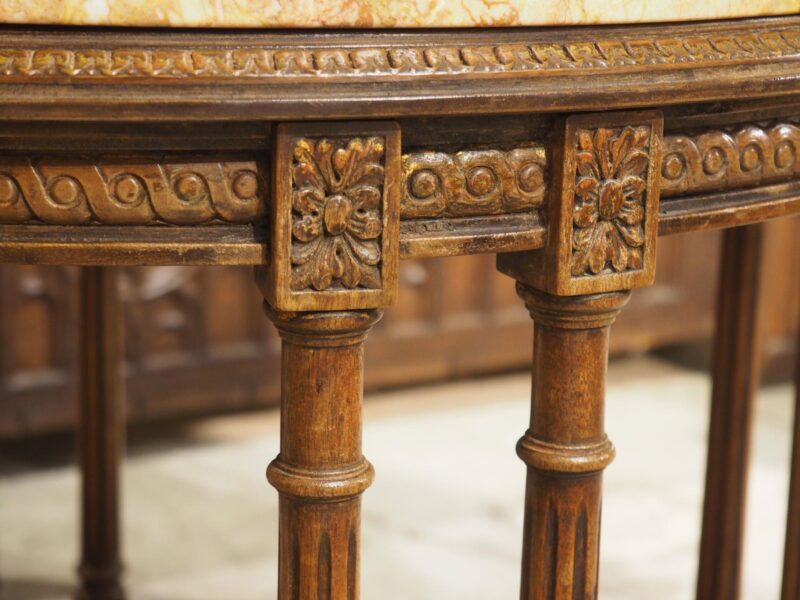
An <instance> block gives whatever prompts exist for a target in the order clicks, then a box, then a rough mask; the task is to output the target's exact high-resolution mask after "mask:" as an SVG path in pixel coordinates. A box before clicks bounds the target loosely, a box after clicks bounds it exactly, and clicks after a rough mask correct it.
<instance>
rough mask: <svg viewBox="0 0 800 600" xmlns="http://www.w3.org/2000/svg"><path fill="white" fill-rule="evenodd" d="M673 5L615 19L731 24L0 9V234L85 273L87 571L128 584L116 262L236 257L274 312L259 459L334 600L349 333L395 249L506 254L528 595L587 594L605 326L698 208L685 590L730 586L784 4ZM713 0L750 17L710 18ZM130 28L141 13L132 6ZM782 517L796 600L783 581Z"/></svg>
mask: <svg viewBox="0 0 800 600" xmlns="http://www.w3.org/2000/svg"><path fill="white" fill-rule="evenodd" d="M44 4H48V3H46V2H45V3H44ZM67 4H68V5H72V4H73V3H72V2H69V3H67ZM96 4H97V3H96ZM96 4H93V6H96ZM100 4H102V3H100ZM112 4H113V2H112V3H109V5H112ZM173 4H175V3H165V5H164V6H165V7H166V8H169V7H170V6H172V5H173ZM225 4H226V3H225V2H220V3H218V4H217V5H218V6H224V5H225ZM593 4H595V3H593V2H586V3H585V6H584V8H586V9H587V10H588V9H589V8H590V7H591V5H593ZM666 4H667V3H647V4H646V6H648V7H650V8H648V9H647V10H648V11H653V12H646V11H645V12H643V13H640V14H638V15H632V14H630V13H626V14H622V15H620V14H617V13H609V15H608V17H609V19H608V20H613V21H620V20H627V21H631V20H636V19H637V18H638V19H645V20H646V19H648V18H649V19H654V20H658V19H661V18H675V16H676V14H677V13H680V16H681V17H683V18H689V17H692V18H708V19H712V18H719V20H715V21H711V22H703V23H689V24H687V23H684V24H656V25H635V24H629V25H624V26H617V27H606V26H603V27H594V26H586V25H584V26H576V27H569V28H560V27H559V28H547V27H528V25H549V24H556V23H559V24H576V25H580V22H581V20H580V18H579V17H580V15H581V14H582V13H581V12H580V11H579V10H577V9H575V12H573V9H574V6H573V3H569V4H568V5H569V6H570V10H564V11H562V12H561V13H559V14H562V17H563V19H566V20H560V21H558V20H557V21H547V22H542V21H541V20H537V19H539V16H541V15H546V14H548V13H547V11H546V10H544V8H543V7H546V6H547V5H548V3H547V2H543V3H542V4H541V5H540V6H539V5H537V8H538V9H539V10H537V9H536V8H534V9H533V10H529V9H530V8H531V7H532V6H533V3H531V4H530V5H525V6H526V7H527V8H524V10H523V9H520V10H519V12H518V13H514V12H513V11H512V12H503V7H502V6H501V7H500V8H499V9H497V10H499V11H500V13H492V12H491V7H490V6H489V5H484V6H485V8H484V9H483V10H486V11H489V12H487V13H486V14H477V15H475V14H470V13H468V12H467V11H466V10H454V11H453V12H450V13H448V12H445V13H443V14H442V15H440V16H441V19H437V20H436V21H435V22H434V23H430V22H428V25H431V24H435V25H442V26H447V25H464V24H465V19H467V18H468V17H469V18H470V19H476V20H477V24H505V25H520V27H513V28H508V29H497V30H484V29H478V28H472V29H461V30H442V31H418V32H413V31H404V30H397V31H392V30H375V31H371V30H366V29H362V30H358V31H350V32H348V31H331V32H321V31H317V32H314V33H310V32H308V31H294V30H285V31H278V32H263V31H259V32H254V31H215V30H209V31H203V32H200V31H193V30H187V31H183V30H178V29H173V30H168V31H163V30H161V31H160V30H135V29H132V30H128V31H125V30H113V29H112V30H105V29H93V30H84V29H76V28H69V27H67V28H60V29H36V28H34V27H30V26H25V27H19V28H14V27H10V26H9V27H7V28H5V29H3V31H2V32H0V81H2V86H0V105H2V107H3V111H2V117H3V118H2V121H0V143H2V146H3V160H2V168H0V221H2V223H3V225H2V226H0V259H2V261H3V262H18V263H38V264H75V265H84V266H85V267H86V268H85V269H84V270H83V271H82V272H81V277H82V281H81V289H82V294H81V299H80V302H79V304H80V312H81V315H83V317H84V323H83V328H82V335H83V336H84V339H83V341H82V345H81V347H82V361H81V362H82V370H81V372H82V373H83V381H84V383H83V386H82V390H83V391H82V402H81V406H82V410H83V414H82V418H81V423H82V432H81V446H82V453H81V457H82V465H83V468H84V472H85V473H86V475H87V476H86V479H85V482H86V483H85V485H84V491H83V492H84V496H83V497H84V503H83V506H84V513H83V517H84V520H85V523H86V525H85V527H84V532H83V533H84V535H83V554H82V564H81V569H80V573H81V593H82V596H83V597H86V598H93V599H97V598H119V597H121V596H122V595H123V591H122V590H123V588H122V583H121V578H120V572H121V561H120V552H119V536H118V535H117V534H118V526H117V523H118V517H117V514H116V495H117V486H116V472H115V469H116V465H117V463H118V457H119V448H120V445H121V439H120V438H119V437H118V436H115V432H118V431H119V427H118V425H119V416H120V411H119V410H118V408H119V404H118V402H119V395H118V394H117V389H118V383H119V379H118V377H112V378H108V377H105V375H104V374H107V373H108V372H109V369H107V368H102V363H103V362H105V361H112V360H115V359H116V358H117V357H118V354H119V352H120V339H119V328H118V327H115V326H113V323H115V322H118V321H115V319H117V313H118V306H117V305H116V303H115V302H114V301H113V300H112V299H111V297H110V293H109V281H110V276H109V270H108V269H110V268H112V267H114V266H118V265H164V264H176V265H235V264H244V265H255V266H256V283H257V285H258V289H259V290H260V291H261V293H262V294H263V296H264V298H265V311H266V314H267V315H268V317H269V318H270V319H272V321H273V322H274V323H275V325H276V326H277V328H278V330H279V332H280V335H281V338H282V367H281V375H282V379H283V384H282V404H281V407H282V436H281V451H280V455H279V456H278V457H277V458H276V459H275V461H273V462H272V463H271V465H270V466H269V468H268V471H267V476H268V478H269V480H270V482H271V483H272V484H273V485H274V486H275V487H276V488H277V489H278V492H279V493H280V515H279V519H280V541H279V544H280V560H279V562H280V573H279V589H278V596H279V597H280V598H282V599H285V600H289V599H303V600H309V599H311V598H315V599H317V600H319V599H322V598H330V599H337V600H344V599H355V598H357V597H358V595H359V593H358V582H359V536H360V531H359V512H360V502H361V500H360V498H361V494H362V492H364V491H365V490H366V489H367V488H368V486H369V484H370V482H371V480H372V476H373V469H372V466H371V465H370V464H369V462H367V460H366V459H365V458H364V456H363V455H362V453H361V423H360V419H361V416H360V415H361V409H360V404H361V397H362V377H363V348H362V345H363V341H364V338H365V336H366V335H367V333H368V332H369V330H370V329H371V328H372V326H373V325H374V324H375V323H376V322H377V321H378V319H380V317H381V313H382V310H383V308H384V307H386V306H388V305H390V304H391V303H392V302H393V301H394V300H395V297H396V295H397V283H398V263H399V260H400V259H403V258H418V257H433V256H442V257H443V256H453V255H458V254H471V253H489V254H497V266H498V268H499V270H500V271H501V272H503V273H505V274H508V275H510V276H511V277H513V278H514V279H515V280H516V281H517V291H518V293H519V295H520V296H521V298H522V300H523V302H524V304H525V306H526V307H527V309H528V310H529V312H530V314H531V316H532V318H533V320H534V349H533V392H532V412H531V422H530V424H529V427H528V429H527V431H526V433H525V434H524V436H523V437H522V439H521V440H520V442H519V444H518V446H517V451H518V454H519V456H520V457H521V458H522V460H523V461H524V462H525V464H526V465H527V468H528V479H527V499H526V506H525V529H524V533H523V553H522V555H523V564H522V586H521V589H522V592H521V594H522V597H523V598H525V599H527V600H534V599H535V600H540V599H555V600H567V599H571V600H576V599H578V598H581V599H586V600H588V599H591V598H594V597H596V596H597V581H598V541H599V526H600V502H601V477H602V471H603V469H604V468H605V467H606V466H607V465H608V464H609V463H610V462H611V460H612V459H613V455H614V449H613V446H612V444H611V442H610V441H609V439H608V438H607V437H606V435H605V433H604V423H603V404H604V380H605V370H606V362H607V355H608V340H609V330H610V327H611V325H612V323H613V321H614V320H615V318H616V316H617V314H618V313H619V312H620V311H621V310H623V307H624V306H625V304H626V302H627V301H628V298H629V296H630V293H631V290H632V289H634V288H639V287H643V286H648V285H650V284H651V283H652V281H653V276H654V272H655V268H656V258H657V252H656V241H657V236H658V235H659V234H661V235H669V234H678V233H682V232H689V231H697V230H708V229H715V228H727V230H726V233H725V242H724V247H723V250H724V257H723V268H722V280H721V287H720V295H719V305H720V310H719V311H718V333H717V340H718V341H717V352H716V357H715V369H714V375H715V377H714V378H715V393H714V409H713V415H712V431H711V450H710V453H709V477H708V484H707V486H708V493H707V503H706V510H705V519H704V533H703V535H704V540H703V548H702V556H701V561H700V575H699V583H698V597H699V598H701V599H702V600H715V599H718V600H723V599H726V600H727V599H731V598H735V597H736V594H737V589H738V579H739V571H740V564H739V563H740V556H741V543H742V540H741V520H742V507H743V498H744V485H745V480H746V477H745V460H744V459H745V457H746V454H747V452H746V450H747V437H748V431H747V430H748V420H749V419H748V414H749V410H748V407H749V405H750V402H751V398H752V388H753V383H754V375H753V374H754V372H755V371H754V366H753V365H754V363H755V361H754V358H755V357H754V354H755V352H754V349H755V348H756V345H755V344H754V343H753V339H752V338H753V337H754V336H755V332H757V330H758V327H757V322H756V320H755V318H754V315H755V314H756V311H755V307H754V303H755V300H754V299H755V298H756V297H757V295H756V294H755V287H756V283H755V282H756V276H757V274H758V258H759V254H760V245H761V241H762V237H763V235H762V227H763V226H762V225H761V224H760V222H761V221H764V220H766V219H771V218H777V217H783V216H788V215H792V214H797V213H798V212H800V192H799V191H798V190H800V158H798V153H799V152H800V127H799V126H798V120H799V119H800V17H798V16H796V15H795V16H787V17H768V16H764V15H767V14H768V13H770V12H784V13H797V12H798V6H797V4H796V1H794V0H792V1H788V2H781V1H778V2H775V3H772V4H771V5H770V6H769V7H765V6H760V5H759V6H756V5H758V4H759V3H757V2H756V3H755V4H753V5H751V4H750V3H749V2H742V3H740V4H739V5H738V8H736V9H730V11H729V12H724V13H721V12H715V6H716V4H715V3H686V4H687V6H686V7H684V8H685V11H677V13H676V11H675V10H674V8H675V7H674V6H672V9H670V7H669V6H668V5H667V8H666V9H664V6H665V5H666ZM681 4H683V3H681ZM168 5H169V6H168ZM410 5H411V3H406V4H402V3H401V5H395V4H393V3H391V2H374V3H370V4H362V5H355V4H351V3H347V2H346V3H344V4H343V5H337V6H339V8H340V9H341V10H339V11H338V12H337V10H336V9H335V7H334V9H331V5H330V3H327V2H322V3H320V4H319V6H320V8H319V10H320V12H319V13H315V14H316V16H317V18H318V20H317V21H314V20H313V18H311V17H309V16H308V15H306V14H305V13H303V12H302V11H301V8H302V7H300V5H298V11H300V12H297V13H296V16H295V17H291V16H290V20H289V21H282V20H280V19H278V20H277V21H276V24H282V25H293V26H314V25H320V24H323V25H339V26H342V25H350V26H380V25H394V26H401V25H402V26H406V25H415V24H416V25H419V24H420V23H419V19H420V15H419V14H416V13H415V12H414V10H415V9H412V8H409V6H410ZM176 6H177V4H176ZM398 6H405V7H406V8H407V9H408V12H404V11H401V10H399V9H397V7H398ZM414 6H415V7H417V6H419V5H418V4H417V3H414ZM445 6H451V7H457V6H460V5H457V4H455V3H453V4H447V5H445ZM550 6H555V4H550ZM597 6H599V4H597V5H595V8H597ZM602 6H606V3H602ZM326 7H327V9H331V10H328V12H325V10H326ZM354 7H355V9H354ZM370 7H372V8H375V9H376V10H378V9H380V8H386V7H389V8H390V9H391V8H392V7H394V8H395V9H396V10H388V12H385V13H381V12H380V11H378V12H376V13H374V14H373V13H371V12H370ZM345 9H347V10H345ZM353 10H356V14H355V15H354V14H353ZM608 10H609V11H610V10H611V9H608ZM670 10H671V11H672V13H673V14H672V15H671V16H670ZM8 12H9V14H8V15H6V17H5V18H6V20H12V17H13V18H14V19H16V16H15V13H14V12H13V10H10V11H8ZM323 13H324V14H323ZM153 14H155V15H156V16H158V15H162V14H164V12H156V13H153ZM166 14H168V15H170V18H172V16H175V18H176V19H177V21H174V22H173V24H175V25H187V24H194V25H197V24H208V22H206V21H204V20H203V19H201V18H197V19H194V20H192V19H188V18H185V19H183V20H181V18H182V17H186V15H181V14H180V11H178V12H175V11H171V10H166ZM287 14H289V15H291V14H292V13H291V11H289V12H288V13H287ZM585 14H587V15H588V14H591V13H590V12H587V13H585ZM76 15H77V16H76ZM176 15H177V16H176ZM387 15H388V16H387ZM537 15H538V16H537ZM312 16H313V15H312ZM733 16H753V17H758V18H752V19H748V20H738V21H737V20H723V19H722V17H733ZM84 17H85V18H84ZM95 17H96V15H94V16H93V15H89V16H88V17H87V16H85V15H83V14H82V13H80V11H77V12H74V13H70V14H68V15H67V21H71V22H72V23H78V24H84V25H86V24H91V23H95V22H97V21H96V20H92V19H94V18H95ZM47 18H48V17H47V15H46V13H45V14H44V15H36V16H35V18H32V19H31V20H34V21H41V20H45V21H46V20H47ZM103 18H105V19H106V21H104V22H106V23H108V24H111V25H114V24H120V23H119V16H118V15H117V14H116V13H114V12H113V11H112V12H110V13H109V14H108V15H106V16H105V17H103ZM153 18H155V17H153ZM158 18H161V17H158ZM284 18H286V15H282V16H281V19H284ZM587 18H588V17H587ZM276 19H277V17H276ZM309 19H310V20H309ZM348 19H351V20H350V21H348ZM247 22H248V21H247V16H246V15H245V17H243V18H241V19H239V20H237V19H236V18H234V19H233V21H232V22H231V23H227V24H232V25H242V24H245V23H247ZM254 22H257V21H254ZM470 22H473V23H475V21H470ZM211 23H212V24H214V21H213V18H212V19H211ZM128 24H139V25H156V24H159V23H158V22H154V21H152V20H150V21H148V20H147V18H146V15H145V16H142V15H141V14H138V13H137V16H136V19H135V20H134V21H132V22H130V23H128ZM217 24H219V25H225V24H226V23H224V22H218V23H217ZM779 260H781V261H783V262H785V263H787V271H788V270H789V269H790V268H794V267H791V263H794V264H795V265H796V263H797V257H796V256H784V257H780V259H779ZM794 273H795V276H796V271H794ZM790 276H791V275H790ZM796 281H800V280H796ZM446 435H448V433H447V432H443V436H446ZM443 443H446V439H443ZM798 463H800V461H795V467H794V471H795V472H794V480H795V485H794V486H793V488H796V487H797V486H796V482H797V480H798V479H800V472H798V467H797V465H798ZM795 491H796V490H795ZM796 497H797V494H796V493H794V494H793V495H792V500H791V502H792V505H793V506H796V505H797V498H796ZM794 517H795V515H794V514H793V515H792V518H791V519H790V527H789V529H788V534H787V535H788V541H787V548H788V549H789V551H788V552H787V563H786V564H787V568H786V573H785V577H786V586H785V590H786V591H785V593H784V600H790V599H796V598H798V597H800V589H798V587H797V583H796V581H797V579H796V577H797V572H798V565H797V560H796V552H795V550H796V548H797V547H798V545H800V540H798V537H797V535H798V528H797V526H796V519H795V518H794Z"/></svg>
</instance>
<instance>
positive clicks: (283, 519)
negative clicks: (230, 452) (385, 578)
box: [267, 308, 381, 600]
mask: <svg viewBox="0 0 800 600" xmlns="http://www.w3.org/2000/svg"><path fill="white" fill-rule="evenodd" d="M267 312H268V314H269V315H270V316H271V318H272V320H273V321H274V322H275V325H276V326H277V327H278V330H279V331H280V334H281V337H282V338H283V352H282V361H283V366H282V378H283V379H282V396H281V448H280V454H279V455H278V457H277V458H276V459H275V460H274V461H273V462H272V464H271V465H270V466H269V469H268V470H267V476H268V478H269V481H270V483H272V485H273V486H275V488H276V489H277V490H278V492H279V493H280V549H279V581H278V598H279V599H280V600H357V599H358V597H359V540H360V511H361V493H362V492H363V491H364V490H365V489H366V488H367V487H368V486H369V485H370V483H371V482H372V478H373V470H372V465H370V464H369V462H367V460H366V459H365V458H364V456H363V455H362V453H361V402H362V395H363V368H364V365H363V346H362V343H363V341H364V338H365V337H366V334H367V331H368V330H369V329H370V327H372V325H373V324H374V323H375V322H376V321H377V320H378V319H379V318H380V315H381V312H380V311H378V310H364V311H345V312H331V313H325V312H312V313H279V312H274V311H272V310H271V309H269V308H268V309H267Z"/></svg>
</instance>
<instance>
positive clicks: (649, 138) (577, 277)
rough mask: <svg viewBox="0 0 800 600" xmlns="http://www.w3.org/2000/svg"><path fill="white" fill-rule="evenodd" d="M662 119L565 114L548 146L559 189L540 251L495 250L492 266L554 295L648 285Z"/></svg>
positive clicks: (649, 115)
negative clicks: (558, 136) (557, 138)
mask: <svg viewBox="0 0 800 600" xmlns="http://www.w3.org/2000/svg"><path fill="white" fill-rule="evenodd" d="M662 135H663V118H662V116H661V114H660V113H657V112H635V113H598V114H593V115H578V116H573V117H569V118H568V119H567V120H566V123H565V126H564V137H563V143H562V145H561V146H557V147H556V148H555V149H554V159H553V162H554V165H555V167H556V168H557V169H558V172H557V173H556V175H555V176H554V183H555V184H556V185H558V186H559V189H557V190H556V191H555V192H554V193H553V194H552V195H551V196H550V201H549V206H548V238H547V242H546V244H545V247H544V249H542V250H538V251H534V252H531V253H512V254H507V255H504V254H500V255H498V259H497V264H498V268H499V269H500V270H501V271H503V272H505V273H506V274H508V275H511V276H512V277H514V278H515V279H517V280H518V281H522V282H524V283H527V284H529V285H531V286H533V287H535V288H537V289H540V290H542V291H547V292H550V293H552V294H556V295H567V296H571V295H579V294H591V293H595V292H601V291H613V290H622V289H630V288H634V287H640V286H645V285H649V284H651V283H652V282H653V278H654V276H655V244H656V236H657V219H658V198H659V175H660V166H661V143H662Z"/></svg>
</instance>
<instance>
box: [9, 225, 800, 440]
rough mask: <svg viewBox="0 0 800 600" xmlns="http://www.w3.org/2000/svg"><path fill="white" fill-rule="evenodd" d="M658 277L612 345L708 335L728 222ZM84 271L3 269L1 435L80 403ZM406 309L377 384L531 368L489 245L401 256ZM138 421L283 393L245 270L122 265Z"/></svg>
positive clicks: (774, 341)
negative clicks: (486, 251) (459, 253)
mask: <svg viewBox="0 0 800 600" xmlns="http://www.w3.org/2000/svg"><path fill="white" fill-rule="evenodd" d="M799 226H800V219H798V218H794V219H787V220H782V221H775V222H772V223H769V224H768V225H767V227H768V235H767V248H766V252H765V264H764V269H763V273H762V282H763V283H762V291H761V293H762V294H764V300H765V301H764V302H762V306H763V307H764V308H763V310H764V313H763V323H764V333H765V340H764V343H765V346H764V347H765V351H766V354H767V360H766V361H765V364H766V365H767V368H771V369H773V370H776V371H781V367H782V365H783V364H784V361H786V363H785V364H786V367H787V368H786V372H788V365H789V362H788V361H787V357H789V356H791V353H792V351H793V340H794V335H793V334H792V332H793V331H796V330H797V315H798V314H800V306H798V305H799V304H800V289H798V288H800V286H798V284H797V282H798V281H800V262H798V261H788V260H787V258H786V257H789V256H800V238H799V237H798V236H797V234H796V232H797V231H798V227H799ZM659 244H660V246H659V252H658V254H659V257H658V276H657V284H656V285H655V286H653V287H652V288H647V289H642V290H637V291H636V293H634V295H633V300H632V301H631V304H630V306H629V307H628V308H627V309H626V310H625V311H623V314H622V316H621V317H620V319H619V321H618V322H617V324H616V325H615V327H614V333H613V336H612V351H613V352H615V353H622V352H630V351H641V350H647V349H652V348H659V347H665V346H671V345H677V344H690V343H695V342H702V341H704V340H707V339H708V338H709V336H710V335H711V330H712V323H713V314H712V307H713V306H714V289H715V286H716V268H717V262H718V254H719V252H718V245H719V234H718V233H703V234H691V235H685V236H677V237H668V238H662V239H661V240H659ZM76 274H77V272H76V270H75V269H74V268H62V267H31V266H4V267H1V268H0V339H2V340H3V344H2V346H0V386H1V387H0V392H1V393H2V395H0V437H5V438H11V437H20V436H24V435H29V434H33V433H43V432H48V431H55V430H62V429H65V428H68V427H70V426H71V425H72V423H73V422H74V419H75V410H76V399H75V393H76V387H75V357H76V340H77V331H76V323H75V313H76V291H77V290H76V285H75V284H76ZM400 276H401V293H400V302H399V304H398V305H397V306H395V307H393V308H392V309H390V310H388V311H386V314H385V317H384V319H383V321H382V322H381V323H380V324H379V325H378V327H377V328H376V330H375V331H374V332H373V333H372V335H371V336H370V338H369V340H368V351H367V381H366V385H367V388H368V389H376V388H381V387H387V386H394V385H406V384H411V383H417V382H423V381H436V380H446V379H452V378H456V377H463V376H469V375H476V374H482V373H492V372H498V371H506V370H512V369H516V368H523V367H526V366H527V364H528V362H529V360H530V353H531V342H530V340H531V327H530V321H529V318H528V317H527V315H526V313H525V311H524V308H523V307H522V303H521V301H520V300H519V299H518V298H517V297H516V295H515V293H514V286H513V282H512V281H511V280H510V279H509V278H506V277H504V276H501V275H499V274H498V273H497V272H496V271H495V268H494V256H491V255H487V256H466V257H458V258H448V259H431V260H414V261H406V262H404V263H402V264H401V272H400ZM119 277H120V293H121V294H122V297H123V299H124V303H125V315H126V317H125V318H126V323H125V326H126V333H127V342H126V345H127V356H128V360H127V363H126V365H125V369H126V375H127V386H128V418H129V420H131V421H139V422H141V421H147V420H156V419H162V418H168V417H175V416H183V415H189V414H204V413H213V412H222V411H228V410H241V409H247V408H254V407H260V406H268V405H272V404H275V403H277V401H278V396H279V386H280V383H279V377H278V375H279V372H278V369H279V356H280V344H279V340H278V338H277V335H276V334H275V332H274V330H273V329H272V326H271V325H270V324H269V322H268V320H267V319H266V318H265V317H264V316H263V315H262V313H261V306H260V301H259V299H258V294H257V293H256V291H255V288H254V285H253V283H252V272H251V269H250V268H228V267H214V268H192V267H188V268H187V267H158V268H127V269H120V271H119Z"/></svg>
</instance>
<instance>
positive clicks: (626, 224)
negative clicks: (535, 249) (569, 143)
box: [572, 127, 650, 277]
mask: <svg viewBox="0 0 800 600" xmlns="http://www.w3.org/2000/svg"><path fill="white" fill-rule="evenodd" d="M577 138H578V139H577V142H578V149H577V154H576V160H577V175H578V180H577V182H576V184H575V208H574V211H573V218H572V220H573V225H574V227H573V234H572V275H573V276H575V277H579V276H583V275H597V274H599V273H602V272H604V271H609V270H611V271H613V272H617V273H622V272H624V271H628V270H638V269H641V268H642V261H643V257H642V248H643V246H644V217H645V209H644V194H645V190H646V187H647V170H648V165H649V163H650V156H649V141H650V128H649V127H625V128H623V129H622V130H619V129H605V128H600V129H596V130H594V131H589V130H586V129H580V130H578V132H577Z"/></svg>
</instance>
